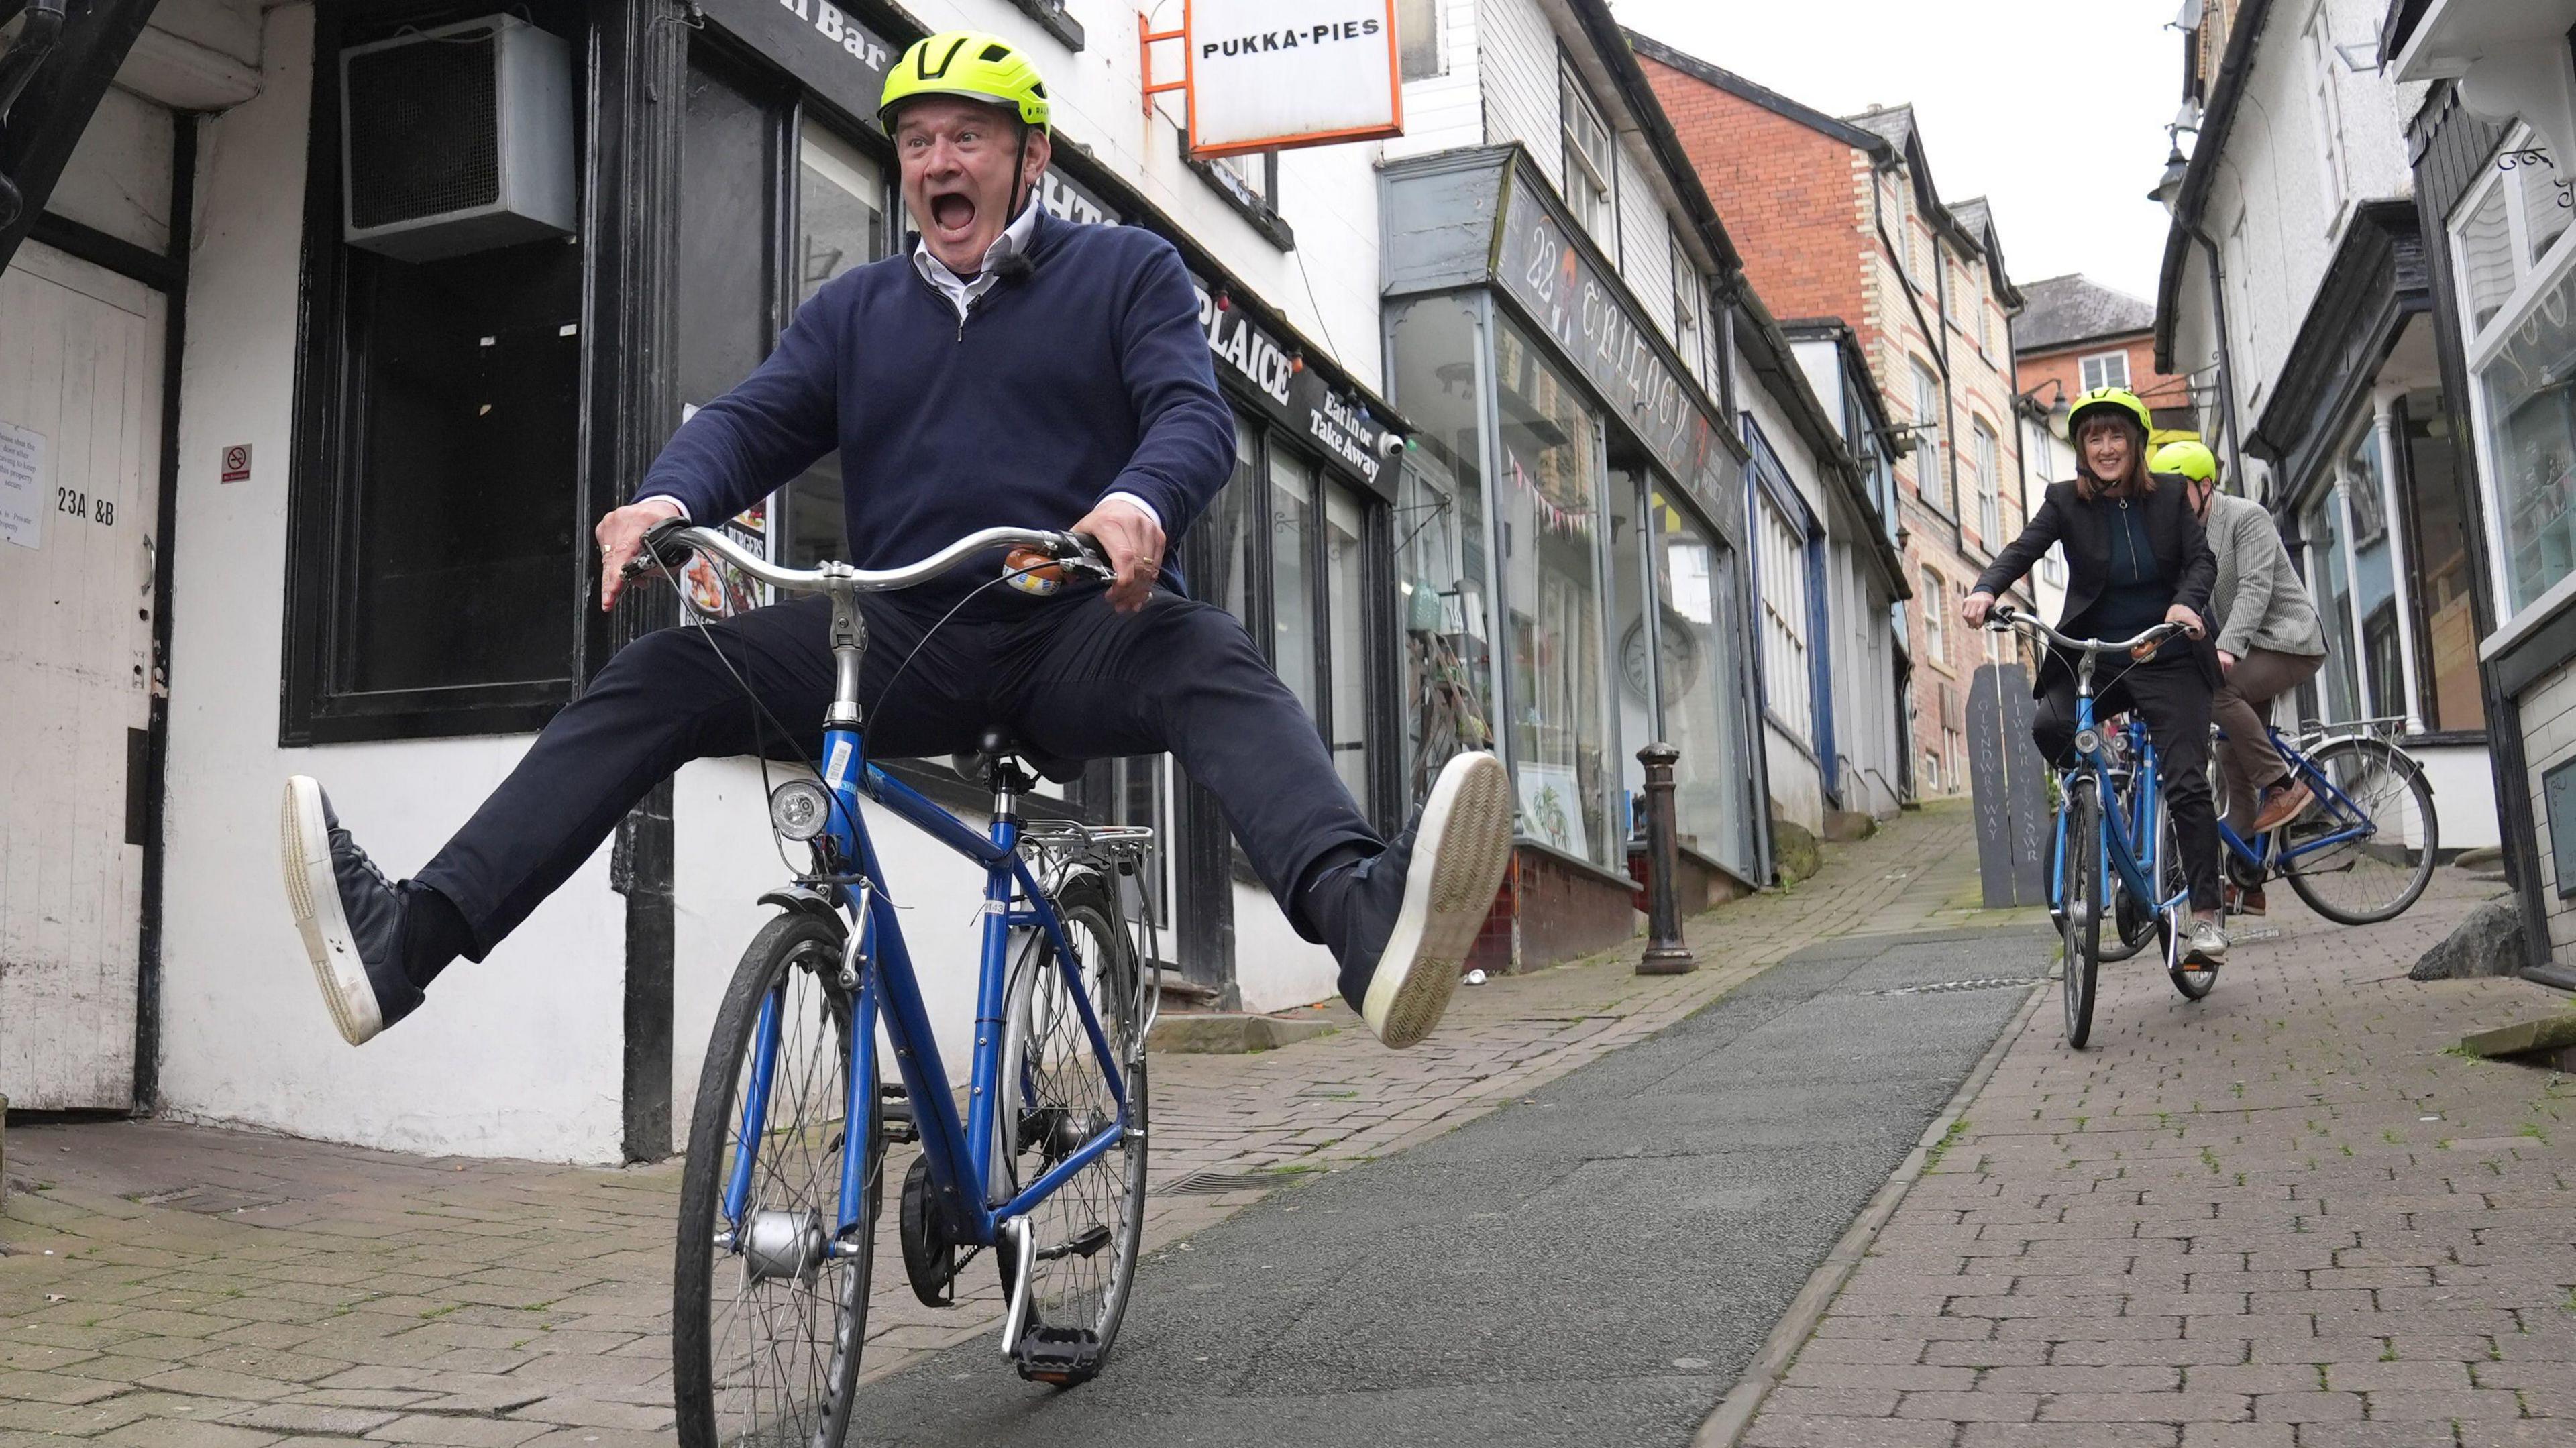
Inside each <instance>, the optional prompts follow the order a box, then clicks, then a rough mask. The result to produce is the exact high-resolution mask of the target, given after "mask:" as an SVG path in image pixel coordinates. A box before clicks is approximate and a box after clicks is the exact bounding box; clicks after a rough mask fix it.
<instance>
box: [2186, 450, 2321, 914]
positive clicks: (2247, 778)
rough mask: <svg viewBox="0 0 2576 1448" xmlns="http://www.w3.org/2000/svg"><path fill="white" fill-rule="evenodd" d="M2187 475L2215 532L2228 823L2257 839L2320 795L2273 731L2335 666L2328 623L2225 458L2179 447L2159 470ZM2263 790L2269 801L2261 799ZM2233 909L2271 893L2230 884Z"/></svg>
mask: <svg viewBox="0 0 2576 1448" xmlns="http://www.w3.org/2000/svg"><path fill="white" fill-rule="evenodd" d="M2149 466H2150V467H2151V468H2152V469H2153V470H2154V471H2156V472H2159V473H2179V474H2181V475H2182V476H2183V477H2184V478H2185V479H2187V480H2188V481H2187V482H2186V483H2185V485H2184V488H2185V496H2186V497H2188V498H2190V499H2191V504H2192V511H2193V512H2195V513H2198V514H2199V515H2200V519H2201V525H2202V527H2203V528H2204V529H2205V530H2206V531H2207V532H2208V535H2209V549H2210V552H2211V553H2212V554H2214V555H2216V557H2217V559H2218V581H2217V582H2216V583H2215V584H2214V585H2212V587H2211V588H2210V591H2209V623H2210V628H2211V631H2212V632H2213V634H2214V635H2215V637H2216V638H2217V640H2218V671H2219V674H2220V680H2219V685H2218V690H2217V692H2216V693H2214V694H2212V695H2211V696H2210V701H2209V713H2210V717H2211V718H2213V719H2215V720H2217V721H2218V727H2219V728H2221V729H2223V730H2225V731H2226V732H2227V739H2226V742H2225V744H2224V745H2222V746H2221V748H2222V751H2223V752H2224V754H2225V755H2226V758H2227V808H2226V810H2225V817H2226V820H2227V827H2228V828H2229V829H2232V830H2234V831H2235V832H2236V833H2237V835H2238V837H2239V838H2242V839H2249V840H2250V839H2252V838H2253V837H2254V836H2256V835H2258V834H2261V833H2262V832H2264V831H2265V830H2271V829H2278V828H2279V827H2280V826H2282V825H2285V824H2288V823H2289V822H2290V821H2292V820H2294V819H2297V818H2298V817H2299V816H2300V814H2302V813H2303V812H2305V811H2306V810H2307V808H2308V806H2310V805H2311V804H2314V803H2315V802H2316V800H2315V797H2314V796H2313V795H2311V794H2310V793H2309V792H2308V787H2307V786H2306V785H2304V784H2302V783H2300V782H2299V781H2298V780H2297V779H2296V778H2294V777H2292V775H2291V774H2290V766H2289V765H2288V763H2287V762H2285V761H2284V760H2283V759H2282V758H2281V751H2279V750H2277V749H2275V748H2273V747H2272V736H2271V734H2270V732H2269V730H2268V726H2269V724H2270V722H2271V713H2272V701H2273V700H2274V699H2276V698H2278V697H2280V696H2281V695H2283V694H2286V693H2288V692H2289V691H2291V690H2292V689H2295V688H2297V687H2298V686H2299V685H2301V684H2304V683H2306V682H2307V681H2308V680H2309V679H2310V678H2312V677H2314V676H2315V674H2316V672H2317V669H2318V668H2319V667H2320V666H2322V665H2323V664H2324V663H2325V661H2326V630H2325V625H2324V624H2323V623H2322V622H2320V621H2319V620H2318V618H2317V604H2316V600H2315V599H2313V598H2311V597H2309V596H2308V586H2307V585H2306V584H2304V583H2302V582H2300V581H2299V574H2298V570H2297V569H2295V568H2293V567H2292V566H2291V565H2290V551H2289V549H2288V548H2286V547H2284V546H2283V545H2282V543H2281V530H2280V529H2279V528H2276V527H2274V526H2273V524H2272V515H2271V514H2270V513H2267V512H2265V511H2264V510H2263V505H2262V504H2260V503H2256V502H2254V501H2252V500H2251V499H2247V498H2238V497H2231V496H2229V495H2228V494H2225V493H2222V492H2220V491H2218V459H2217V458H2216V457H2215V456H2214V455H2212V454H2211V452H2210V451H2209V449H2208V448H2206V447H2204V446H2202V445H2201V444H2199V443H2196V442H2189V441H2185V442H2170V443H2167V444H2165V445H2164V446H2163V447H2162V448H2160V449H2158V450H2157V452H2156V456H2155V460H2154V462H2152V463H2151V464H2150V465H2149ZM2258 792H2259V800H2258ZM2227 895H2228V908H2229V909H2231V910H2234V911H2236V912H2238V913H2241V914H2245V915H2260V914H2262V913H2264V910H2265V909H2266V902H2265V901H2264V899H2263V887H2262V886H2260V885H2255V886H2250V887H2246V888H2242V889H2240V888H2239V887H2238V886H2237V885H2236V884H2235V883H2234V882H2232V881H2231V882H2230V883H2229V885H2228V888H2227Z"/></svg>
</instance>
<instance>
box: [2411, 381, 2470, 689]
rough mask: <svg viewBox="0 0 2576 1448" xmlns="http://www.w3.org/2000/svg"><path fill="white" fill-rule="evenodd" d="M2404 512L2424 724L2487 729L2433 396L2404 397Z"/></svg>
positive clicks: (2446, 456) (2453, 484) (2452, 469)
mask: <svg viewBox="0 0 2576 1448" xmlns="http://www.w3.org/2000/svg"><path fill="white" fill-rule="evenodd" d="M2400 432H2401V435H2402V436H2403V437H2404V438H2405V441H2406V479H2407V482H2408V485H2409V486H2408V487H2407V489H2406V502H2407V506H2408V507H2409V508H2410V509H2411V510H2412V512H2413V515H2414V525H2413V529H2412V531H2411V533H2410V535H2409V536H2410V538H2411V540H2412V542H2413V545H2414V546H2413V555H2414V556H2413V557H2412V559H2411V561H2412V563H2413V565H2414V570H2415V576H2414V585H2415V586H2414V603H2415V611H2416V614H2417V621H2416V623H2415V629H2416V638H2417V640H2418V644H2417V652H2418V654H2419V655H2420V656H2421V657H2422V658H2423V659H2424V660H2425V675H2426V677H2425V680H2424V685H2425V697H2424V700H2423V705H2424V722H2425V724H2426V726H2427V727H2429V728H2434V729H2450V730H2483V729H2485V728H2486V700H2485V697H2484V696H2483V695H2482V694H2481V693H2480V692H2479V689H2478V633H2477V622H2476V619H2475V617H2474V615H2473V614H2472V612H2471V608H2470V595H2469V589H2470V577H2469V529H2468V523H2467V520H2466V519H2464V518H2463V517H2462V516H2461V509H2460V492H2459V489H2460V477H2459V455H2458V452H2457V450H2456V449H2455V448H2454V446H2453V442H2452V437H2451V426H2450V420H2449V419H2448V418H2446V417H2444V416H2443V414H2442V398H2441V394H2439V393H2417V394H2413V395H2410V396H2408V397H2407V399H2406V402H2405V412H2404V414H2403V418H2402V422H2401V424H2400Z"/></svg>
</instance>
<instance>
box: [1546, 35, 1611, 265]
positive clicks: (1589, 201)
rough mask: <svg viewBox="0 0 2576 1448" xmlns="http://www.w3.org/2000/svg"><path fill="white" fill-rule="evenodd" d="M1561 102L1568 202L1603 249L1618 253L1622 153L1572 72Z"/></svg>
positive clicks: (1563, 80)
mask: <svg viewBox="0 0 2576 1448" xmlns="http://www.w3.org/2000/svg"><path fill="white" fill-rule="evenodd" d="M1557 80H1558V101H1559V105H1560V107H1561V109H1562V113H1563V120H1564V127H1565V202H1566V205H1568V206H1569V207H1571V208H1573V211H1574V219H1575V220H1577V221H1579V222H1581V223H1583V229H1584V230H1585V231H1588V232H1590V233H1591V234H1592V239H1593V240H1594V241H1596V242H1599V243H1600V244H1601V247H1602V249H1603V250H1604V251H1608V252H1612V253H1616V252H1617V250H1618V224H1619V223H1618V191H1617V181H1616V178H1617V176H1618V171H1617V169H1616V168H1617V164H1618V162H1617V153H1616V151H1615V149H1614V148H1613V145H1612V142H1611V139H1610V126H1609V123H1608V122H1606V121H1604V120H1602V119H1601V108H1600V107H1599V106H1596V105H1594V104H1593V103H1592V97H1591V96H1589V95H1587V94H1585V93H1584V90H1583V82H1581V81H1580V80H1577V79H1576V78H1575V75H1574V71H1573V70H1572V69H1571V68H1570V67H1569V68H1566V69H1562V70H1560V71H1559V72H1558V76H1557Z"/></svg>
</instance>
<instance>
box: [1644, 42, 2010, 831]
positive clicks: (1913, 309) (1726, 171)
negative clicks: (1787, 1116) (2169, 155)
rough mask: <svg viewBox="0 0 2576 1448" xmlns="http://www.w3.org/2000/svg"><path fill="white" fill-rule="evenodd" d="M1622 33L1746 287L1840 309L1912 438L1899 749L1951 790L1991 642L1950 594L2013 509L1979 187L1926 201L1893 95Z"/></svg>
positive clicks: (2001, 281) (1939, 790)
mask: <svg viewBox="0 0 2576 1448" xmlns="http://www.w3.org/2000/svg"><path fill="white" fill-rule="evenodd" d="M1631 38H1632V39H1633V40H1634V42H1635V45H1636V50H1637V55H1638V59H1639V62H1640V64H1641V65H1642V66H1643V68H1644V70H1645V72H1646V75H1647V77H1648V79H1649V80H1650V81H1652V83H1653V84H1654V87H1655V92H1656V96H1657V98H1658V99H1660V100H1661V101H1662V103H1663V107H1664V110H1665V113H1666V114H1667V115H1669V116H1670V117H1671V118H1672V123H1673V129H1674V131H1675V132H1676V133H1677V134H1678V135H1679V136H1680V138H1681V141H1682V144H1683V147H1684V149H1685V150H1686V151H1687V153H1688V154H1689V156H1690V158H1691V162H1692V164H1693V166H1694V167H1695V168H1696V169H1697V170H1698V172H1699V175H1700V180H1701V183H1702V184H1703V185H1704V186H1706V188H1707V190H1708V193H1709V197H1710V199H1711V200H1713V201H1715V202H1716V203H1717V207H1718V210H1719V211H1720V212H1722V213H1723V214H1724V215H1725V216H1726V220H1727V230H1728V234H1729V235H1730V236H1732V237H1733V238H1734V239H1735V242H1736V246H1737V248H1738V249H1739V251H1740V252H1741V253H1742V254H1743V257H1744V269H1745V275H1746V277H1747V278H1748V279H1749V280H1750V281H1751V282H1752V283H1753V286H1754V289H1755V290H1756V291H1758V292H1759V293H1761V295H1762V297H1763V299H1764V300H1765V301H1767V302H1768V303H1769V304H1770V306H1771V309H1772V310H1773V311H1774V312H1776V313H1778V314H1780V315H1781V316H1783V317H1791V318H1813V319H1820V320H1821V319H1826V318H1831V319H1835V320H1838V321H1840V322H1842V323H1844V324H1846V325H1847V326H1849V327H1850V328H1851V329H1852V332H1853V333H1854V335H1855V336H1856V337H1857V339H1858V340H1859V343H1860V350H1861V353H1862V355H1863V357H1864V358H1865V359H1866V360H1867V362H1868V365H1869V368H1870V371H1871V374H1872V376H1873V377H1874V378H1875V380H1876V382H1877V384H1878V387H1879V388H1880V390H1881V391H1882V392H1884V393H1885V394H1886V396H1887V398H1888V402H1889V406H1890V409H1891V410H1892V411H1893V412H1894V413H1895V414H1896V417H1897V419H1898V421H1899V423H1900V425H1901V427H1902V428H1903V429H1904V430H1905V431H1906V432H1907V434H1908V436H1909V438H1910V440H1911V442H1912V443H1913V446H1912V448H1911V450H1910V451H1909V452H1908V453H1907V454H1906V456H1905V458H1904V459H1903V460H1902V461H1901V462H1900V463H1899V464H1898V467H1897V483H1898V486H1897V493H1898V498H1899V510H1900V517H1901V519H1902V522H1903V528H1904V534H1903V536H1904V549H1905V555H1906V565H1907V568H1908V570H1909V573H1910V579H1909V581H1910V582H1911V583H1912V584H1913V586H1914V594H1915V597H1914V603H1913V606H1912V607H1911V608H1909V609H1908V610H1907V619H1906V648H1907V652H1908V656H1909V658H1910V659H1911V660H1912V663H1913V671H1912V682H1911V688H1910V691H1909V692H1910V698H1909V700H1908V705H1909V714H1910V717H1911V719H1912V727H1913V740H1912V746H1913V747H1912V751H1911V755H1910V761H1909V762H1910V763H1911V765H1912V767H1913V769H1914V771H1915V774H1914V785H1915V790H1916V792H1917V793H1918V794H1921V795H1926V796H1929V795H1944V794H1957V793H1960V792H1962V791H1963V790H1964V789H1965V788H1966V786H1967V750H1966V743H1965V727H1966V707H1965V701H1966V685H1967V682H1968V677H1969V675H1970V674H1971V673H1972V672H1973V671H1974V669H1975V668H1976V666H1977V665H1978V664H1980V663H1982V662H1985V661H1986V659H1987V658H1988V657H1990V656H1991V655H1990V650H1995V649H2000V648H2004V647H2008V646H2007V645H2005V644H2004V643H2003V642H2002V636H2001V635H1987V636H1985V637H1982V638H1979V637H1968V636H1964V631H1963V630H1962V629H1961V628H1960V626H1959V624H1958V621H1957V617H1956V614H1957V605H1958V599H1959V596H1960V594H1961V593H1963V592H1964V591H1966V589H1967V587H1968V585H1969V584H1970V583H1971V582H1972V581H1973V580H1974V579H1975V578H1976V576H1977V574H1978V572H1979V571H1981V570H1982V569H1983V568H1984V567H1985V566H1986V564H1987V562H1988V561H1990V560H1991V559H1992V558H1993V556H1994V552H1995V550H1996V549H1997V548H1998V547H2000V546H2001V545H2002V543H2003V541H2004V540H2006V539H2009V538H2011V537H2012V536H2013V535H2014V534H2016V533H2018V532H2019V531H2020V530H2021V526H2022V521H2023V518H2024V516H2025V513H2024V506H2023V491H2022V486H2023V474H2022V460H2021V452H2022V448H2021V428H2020V427H2019V425H2018V424H2017V420H2016V419H2017V411H2016V397H2017V395H2018V389H2017V388H2016V386H2015V384H2014V368H2013V351H2012V329H2013V318H2014V316H2015V315H2016V314H2017V313H2018V312H2019V311H2020V310H2021V307H2022V297H2021V294H2020V293H2019V292H2018V291H2017V290H2015V289H2014V287H2013V284H2012V282H2011V280H2010V278H2009V277H2008V275H2007V274H2006V271H2005V268H2004V259H2003V250H2002V247H2001V246H2000V245H1999V243H1998V242H1997V240H1996V236H1995V229H1994V223H1993V219H1992V217H1991V216H1990V215H1989V214H1988V211H1987V208H1986V205H1985V203H1984V201H1983V200H1982V199H1979V200H1972V201H1963V202H1959V203H1957V204H1955V205H1953V204H1948V203H1945V202H1943V201H1942V199H1941V195H1940V192H1939V190H1938V189H1937V188H1936V187H1935V186H1934V185H1933V182H1932V173H1931V168H1930V166H1929V165H1928V164H1927V162H1926V160H1925V157H1924V149H1923V142H1922V137H1921V134H1920V132H1919V131H1918V129H1917V128H1916V126H1915V121H1914V112H1913V109H1912V108H1911V107H1909V106H1895V107H1882V108H1878V109H1873V110H1871V111H1869V112H1868V113H1866V114H1863V115H1858V116H1849V117H1843V118H1839V119H1838V118H1836V117H1833V116H1829V115H1826V114H1824V113H1823V112H1821V111H1817V110H1814V109H1812V108H1810V107H1807V106H1803V105H1800V104H1799V103H1798V102H1796V101H1794V100H1791V99H1789V98H1788V97H1787V96H1784V95H1781V94H1779V93H1778V92H1776V91H1772V90H1769V89H1766V88H1765V87H1763V86H1760V85H1757V84H1755V83H1754V82H1752V81H1749V80H1746V79H1745V78H1744V77H1742V76H1739V75H1736V74H1734V73H1732V72H1730V71H1727V70H1724V69H1722V68H1720V67H1718V66H1715V65H1711V64H1710V63H1708V62H1707V61H1704V60H1701V59H1699V58H1697V57H1696V56H1691V55H1688V54H1685V53H1683V52H1681V51H1677V50H1675V49H1673V48H1672V47H1670V46H1667V45H1664V44H1661V43H1659V42H1657V41H1655V40H1652V39H1650V38H1648V37H1646V36H1642V35H1635V34H1634V33H1633V32H1632V33H1631ZM2022 597H2023V599H2024V601H2025V602H2027V601H2030V600H2029V596H2028V594H2027V592H2026V591H2024V592H2023V593H2022Z"/></svg>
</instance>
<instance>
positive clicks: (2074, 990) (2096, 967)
mask: <svg viewBox="0 0 2576 1448" xmlns="http://www.w3.org/2000/svg"><path fill="white" fill-rule="evenodd" d="M2093 791H2094V782H2093V781H2092V780H2090V779H2087V778H2084V777H2081V776H2078V777H2077V778H2076V779H2075V780H2074V781H2073V782H2072V783H2071V784H2070V785H2069V786H2068V788H2067V791H2066V854H2065V858H2064V859H2063V860H2062V861H2060V863H2059V869H2060V870H2061V871H2062V872H2063V873H2062V875H2061V877H2060V878H2061V879H2062V881H2063V883H2064V894H2063V895H2062V896H2061V897H2060V903H2061V904H2062V905H2063V906H2064V909H2063V911H2062V912H2061V913H2060V915H2059V917H2058V933H2059V934H2060V935H2061V936H2062V937H2063V938H2064V940H2065V943H2066V988H2065V990H2064V991H2063V993H2062V994H2063V995H2064V997H2065V1001H2066V1044H2067V1045H2069V1046H2072V1047H2074V1048H2075V1049H2076V1050H2079V1051H2080V1050H2083V1049H2084V1043H2085V1042H2086V1041H2088V1040H2090V1039H2092V1035H2093V987H2094V985H2095V984H2096V982H2097V980H2098V979H2099V976H2100V972H2101V968H2102V914H2103V908H2104V902H2103V898H2102V802H2101V800H2100V799H2099V798H2098V797H2096V796H2095V794H2094V792H2093Z"/></svg>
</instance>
